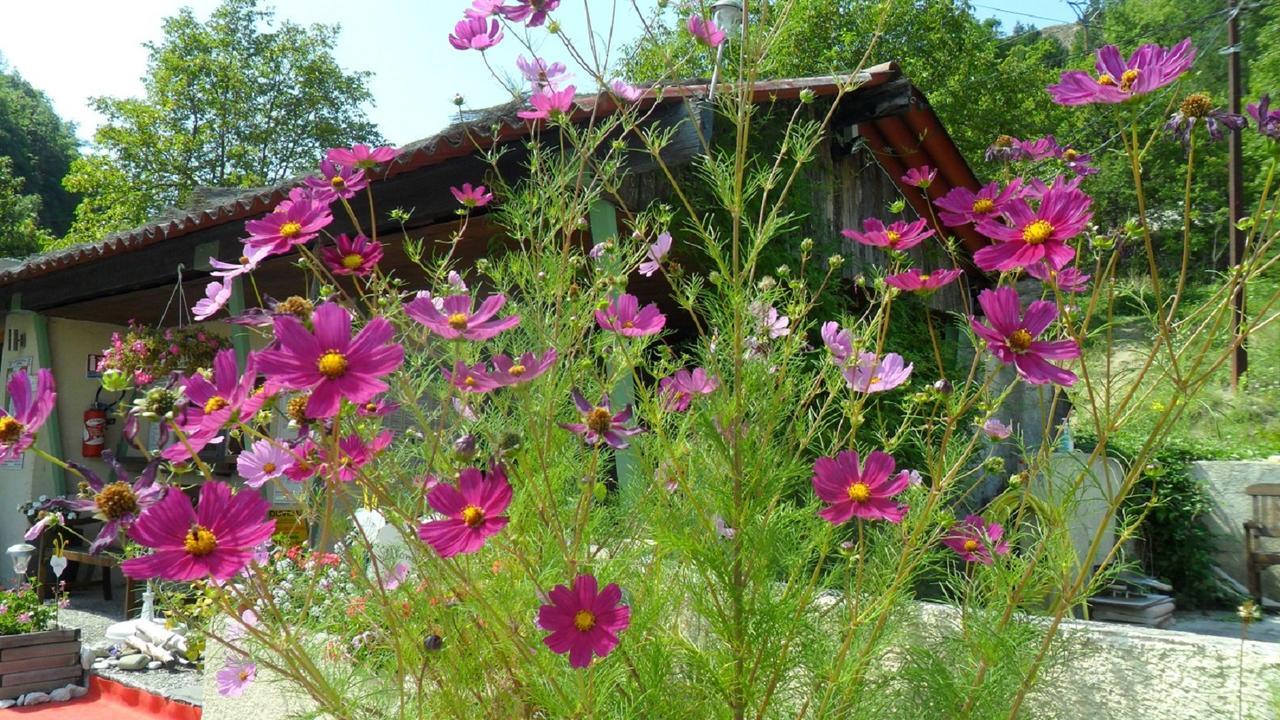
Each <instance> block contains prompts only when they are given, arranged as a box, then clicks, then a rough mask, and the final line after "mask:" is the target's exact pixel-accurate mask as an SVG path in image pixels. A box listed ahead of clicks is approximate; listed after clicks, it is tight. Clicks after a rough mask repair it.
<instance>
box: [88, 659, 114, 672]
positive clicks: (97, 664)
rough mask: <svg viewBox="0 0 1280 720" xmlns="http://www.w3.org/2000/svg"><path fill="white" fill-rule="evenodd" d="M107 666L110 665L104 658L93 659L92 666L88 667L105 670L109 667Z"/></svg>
mask: <svg viewBox="0 0 1280 720" xmlns="http://www.w3.org/2000/svg"><path fill="white" fill-rule="evenodd" d="M109 667H111V666H110V665H109V664H107V661H106V660H95V661H93V667H92V668H90V669H92V670H106V669H107V668H109Z"/></svg>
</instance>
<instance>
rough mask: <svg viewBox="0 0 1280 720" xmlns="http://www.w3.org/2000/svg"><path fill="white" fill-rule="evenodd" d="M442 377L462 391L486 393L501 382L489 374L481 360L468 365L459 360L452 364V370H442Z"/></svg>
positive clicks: (494, 388)
mask: <svg viewBox="0 0 1280 720" xmlns="http://www.w3.org/2000/svg"><path fill="white" fill-rule="evenodd" d="M441 373H442V374H443V375H444V379H445V380H447V381H448V382H449V383H450V384H452V385H453V386H454V387H456V388H458V389H459V390H461V391H462V392H469V393H477V394H480V393H487V392H490V391H492V390H497V389H498V388H500V387H502V383H500V382H498V381H497V380H496V379H495V378H492V377H490V376H489V373H488V371H487V370H486V369H485V365H484V363H483V362H478V363H476V364H475V365H473V366H469V365H467V364H466V363H464V362H462V361H461V360H457V361H455V362H454V365H453V372H449V371H448V370H442V371H441Z"/></svg>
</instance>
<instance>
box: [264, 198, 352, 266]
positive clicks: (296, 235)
mask: <svg viewBox="0 0 1280 720" xmlns="http://www.w3.org/2000/svg"><path fill="white" fill-rule="evenodd" d="M331 222H333V214H332V213H330V212H329V205H328V203H323V202H319V201H317V200H315V199H314V198H312V197H311V194H310V193H309V192H308V191H307V190H305V189H303V188H294V189H293V190H291V191H290V192H289V199H288V200H284V201H282V202H281V203H280V204H279V205H277V206H276V209H275V211H274V212H270V213H267V215H266V216H265V217H262V218H259V219H257V220H250V221H248V222H246V223H245V224H244V229H245V230H247V231H248V232H249V237H248V239H246V240H245V241H244V246H245V253H246V254H247V255H249V256H251V257H252V256H256V257H258V258H259V259H261V258H263V257H266V256H268V255H282V254H284V253H287V252H289V250H291V249H292V248H293V246H294V245H301V244H302V243H305V242H308V241H310V240H311V239H312V238H314V237H315V236H316V235H319V234H320V231H321V230H322V229H324V227H325V226H327V225H328V224H329V223H331Z"/></svg>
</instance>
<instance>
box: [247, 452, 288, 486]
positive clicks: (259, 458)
mask: <svg viewBox="0 0 1280 720" xmlns="http://www.w3.org/2000/svg"><path fill="white" fill-rule="evenodd" d="M293 463H294V459H293V453H290V452H289V451H288V450H286V449H285V448H283V447H281V446H280V445H278V444H276V443H274V442H272V441H270V440H259V441H257V442H255V443H254V444H253V447H251V448H249V449H248V450H246V451H244V452H241V453H240V456H239V457H237V458H236V472H237V473H239V474H240V477H242V478H244V484H245V485H248V486H249V487H251V488H260V487H262V486H263V485H265V484H267V482H269V481H271V480H274V479H275V478H278V477H280V476H282V475H284V474H285V472H286V471H287V470H288V469H289V468H291V467H293Z"/></svg>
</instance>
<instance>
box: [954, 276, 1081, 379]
mask: <svg viewBox="0 0 1280 720" xmlns="http://www.w3.org/2000/svg"><path fill="white" fill-rule="evenodd" d="M978 304H979V305H981V306H982V312H983V313H985V314H986V316H987V321H988V322H990V323H991V326H990V327H988V326H987V325H984V324H982V323H980V322H978V320H977V318H974V317H970V318H969V324H970V326H972V327H973V331H974V332H975V333H977V334H978V337H980V338H982V339H983V340H985V341H986V342H987V349H988V350H990V351H991V354H992V355H995V356H996V358H997V359H999V360H1000V362H1002V363H1004V364H1005V365H1013V366H1014V367H1015V368H1016V369H1017V371H1018V374H1019V375H1021V376H1022V378H1023V379H1024V380H1026V381H1027V382H1029V383H1031V384H1033V385H1043V384H1045V383H1054V384H1056V385H1063V386H1068V387H1069V386H1070V385H1072V384H1073V383H1075V381H1076V376H1075V373H1073V372H1071V371H1070V370H1064V369H1063V368H1060V367H1057V366H1055V365H1051V364H1049V362H1048V361H1049V360H1070V359H1073V358H1078V357H1080V346H1079V345H1077V344H1076V342H1075V341H1074V340H1037V339H1036V338H1037V337H1039V336H1040V334H1041V333H1043V332H1044V331H1045V329H1046V328H1048V327H1049V323H1051V322H1053V321H1054V319H1055V318H1056V317H1057V316H1058V308H1057V306H1056V305H1054V304H1053V303H1051V302H1047V301H1045V300H1036V301H1034V302H1032V303H1031V304H1030V305H1028V306H1027V312H1026V315H1025V316H1024V315H1023V314H1022V303H1021V302H1019V300H1018V293H1017V291H1015V290H1014V289H1013V288H1007V287H1002V288H998V289H996V290H983V291H982V292H981V293H979V294H978Z"/></svg>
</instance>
